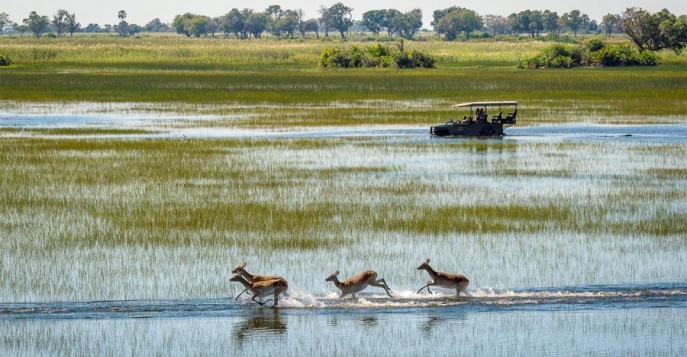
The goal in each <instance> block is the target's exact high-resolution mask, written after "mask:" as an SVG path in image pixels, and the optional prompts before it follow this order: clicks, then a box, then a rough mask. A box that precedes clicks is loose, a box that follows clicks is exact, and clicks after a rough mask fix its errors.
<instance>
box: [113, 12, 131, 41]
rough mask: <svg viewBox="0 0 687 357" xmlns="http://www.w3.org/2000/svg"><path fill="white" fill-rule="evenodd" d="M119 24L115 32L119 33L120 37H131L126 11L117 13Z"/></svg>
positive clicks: (115, 27)
mask: <svg viewBox="0 0 687 357" xmlns="http://www.w3.org/2000/svg"><path fill="white" fill-rule="evenodd" d="M117 17H118V18H119V24H117V25H116V26H114V30H115V31H117V32H118V33H119V36H122V37H126V36H128V35H129V23H128V22H126V11H124V10H119V12H118V13H117Z"/></svg>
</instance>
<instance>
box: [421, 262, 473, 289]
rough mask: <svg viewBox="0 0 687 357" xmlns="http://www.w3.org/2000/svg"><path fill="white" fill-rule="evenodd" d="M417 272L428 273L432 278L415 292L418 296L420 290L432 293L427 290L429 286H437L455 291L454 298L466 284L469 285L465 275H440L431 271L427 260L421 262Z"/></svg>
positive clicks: (440, 273)
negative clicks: (424, 271) (425, 289)
mask: <svg viewBox="0 0 687 357" xmlns="http://www.w3.org/2000/svg"><path fill="white" fill-rule="evenodd" d="M417 270H427V273H429V277H430V278H432V280H430V281H429V282H428V283H427V285H425V286H423V287H422V288H420V290H418V291H417V293H418V294H419V293H420V291H422V289H424V288H427V291H429V292H430V293H432V291H431V290H429V287H430V286H438V287H442V288H445V289H456V296H459V295H460V292H461V291H463V289H465V288H466V287H467V286H468V284H470V280H468V278H466V277H465V275H460V274H448V273H442V272H438V271H435V270H434V269H432V267H431V266H429V258H427V260H425V261H424V262H422V264H420V266H419V267H417Z"/></svg>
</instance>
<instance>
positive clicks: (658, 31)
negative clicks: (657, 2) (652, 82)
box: [622, 7, 687, 54]
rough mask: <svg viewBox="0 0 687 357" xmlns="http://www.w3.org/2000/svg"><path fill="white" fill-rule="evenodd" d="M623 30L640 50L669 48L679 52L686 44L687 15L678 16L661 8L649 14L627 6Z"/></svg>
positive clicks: (623, 19)
mask: <svg viewBox="0 0 687 357" xmlns="http://www.w3.org/2000/svg"><path fill="white" fill-rule="evenodd" d="M622 24H623V31H624V32H625V33H626V34H627V35H628V36H629V37H630V38H631V39H632V41H633V42H634V43H635V44H636V45H637V47H639V49H640V51H645V50H650V51H659V50H661V49H664V48H665V49H671V50H673V51H675V53H677V54H680V53H681V52H682V50H683V49H684V48H685V46H687V16H685V15H682V16H680V17H677V16H675V15H674V14H671V13H670V11H668V10H666V9H663V10H661V11H660V12H657V13H655V14H651V13H649V12H647V11H645V10H643V9H638V8H635V7H633V8H629V9H627V10H626V11H625V13H624V14H623V18H622Z"/></svg>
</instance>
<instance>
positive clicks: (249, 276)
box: [231, 262, 283, 301]
mask: <svg viewBox="0 0 687 357" xmlns="http://www.w3.org/2000/svg"><path fill="white" fill-rule="evenodd" d="M245 267H246V263H245V262H244V263H243V264H241V265H239V266H237V267H236V268H235V269H234V270H232V271H231V272H232V274H240V275H241V276H242V277H243V278H244V279H246V280H247V281H253V282H259V281H266V280H275V279H283V278H282V277H281V276H269V275H258V274H251V273H249V272H247V271H246V269H244V268H245ZM246 291H248V289H243V291H242V292H241V293H240V294H238V295H237V296H236V298H235V299H234V301H236V300H238V299H239V297H240V296H241V295H243V293H245V292H246Z"/></svg>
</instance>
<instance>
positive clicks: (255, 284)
mask: <svg viewBox="0 0 687 357" xmlns="http://www.w3.org/2000/svg"><path fill="white" fill-rule="evenodd" d="M229 280H231V281H237V282H239V283H241V284H243V286H244V287H245V288H246V290H250V291H251V292H252V293H253V297H252V298H251V300H253V301H255V302H256V303H258V304H260V305H262V306H265V303H264V302H262V301H258V300H255V299H257V298H260V297H264V296H267V295H268V294H269V293H271V292H274V305H273V307H276V306H277V305H278V304H279V294H281V293H283V292H285V291H286V290H287V289H288V288H289V285H288V283H287V282H286V280H284V278H279V279H272V280H263V281H248V280H246V279H245V278H244V277H242V276H241V274H236V275H234V276H232V277H231V279H229Z"/></svg>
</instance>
